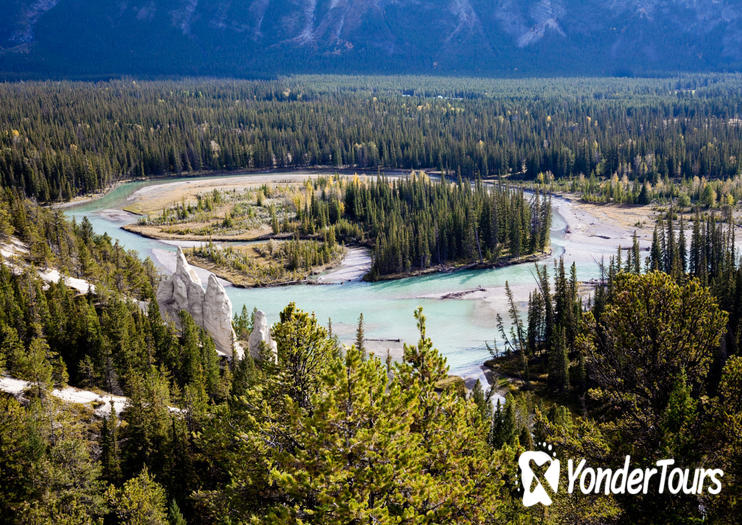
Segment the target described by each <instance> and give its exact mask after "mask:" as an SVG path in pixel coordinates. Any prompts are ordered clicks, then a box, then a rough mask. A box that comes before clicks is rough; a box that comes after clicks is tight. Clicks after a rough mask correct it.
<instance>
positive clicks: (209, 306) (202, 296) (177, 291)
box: [157, 248, 242, 358]
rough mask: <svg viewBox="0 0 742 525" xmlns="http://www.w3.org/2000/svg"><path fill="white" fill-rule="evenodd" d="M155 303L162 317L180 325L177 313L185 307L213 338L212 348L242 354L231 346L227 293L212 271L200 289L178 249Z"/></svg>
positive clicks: (231, 337)
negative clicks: (173, 269) (172, 269)
mask: <svg viewBox="0 0 742 525" xmlns="http://www.w3.org/2000/svg"><path fill="white" fill-rule="evenodd" d="M157 303H158V304H159V305H160V312H161V313H162V316H163V317H164V318H166V319H170V320H171V321H173V322H174V323H175V324H176V326H179V325H180V319H179V318H178V313H179V312H180V311H181V310H185V311H186V312H188V313H189V314H191V317H193V320H194V321H195V322H196V324H197V325H199V326H200V327H202V328H203V329H204V330H206V331H207V332H208V333H209V335H211V337H212V338H213V339H214V343H215V345H216V349H217V350H218V351H219V352H221V353H223V354H225V355H227V356H230V357H232V356H233V354H234V357H238V358H240V357H242V349H241V348H240V347H239V346H235V344H234V343H235V341H236V336H235V333H234V330H233V329H232V301H230V300H229V297H228V296H227V292H226V291H225V290H224V287H223V286H222V285H221V284H220V283H219V280H218V279H217V278H216V277H215V276H214V275H213V274H212V275H210V276H209V282H208V284H207V286H206V291H205V292H204V289H203V286H202V285H201V280H200V279H199V278H198V275H197V274H196V272H194V271H193V269H192V268H191V265H190V264H188V261H187V260H186V258H185V255H183V251H182V250H181V249H180V248H178V255H177V262H176V266H175V273H173V274H172V275H171V276H168V277H165V278H164V279H163V280H162V281H160V286H159V287H158V288H157Z"/></svg>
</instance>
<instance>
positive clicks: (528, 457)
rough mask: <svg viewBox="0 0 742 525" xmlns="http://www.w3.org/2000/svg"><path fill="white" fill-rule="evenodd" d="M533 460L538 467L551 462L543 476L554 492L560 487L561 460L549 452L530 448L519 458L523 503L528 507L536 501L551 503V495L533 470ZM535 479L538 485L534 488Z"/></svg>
mask: <svg viewBox="0 0 742 525" xmlns="http://www.w3.org/2000/svg"><path fill="white" fill-rule="evenodd" d="M550 448H551V447H550ZM531 461H533V463H534V464H535V465H536V466H537V467H541V466H543V465H546V464H547V463H549V467H548V468H547V469H546V472H544V476H543V477H544V479H545V480H546V483H547V485H549V487H550V488H551V490H552V492H556V491H557V488H559V469H560V468H561V466H560V464H559V460H558V459H555V458H552V457H551V456H549V454H547V453H546V452H542V451H540V450H538V451H534V450H529V451H527V452H523V454H521V455H520V458H519V459H518V467H520V477H521V481H522V482H523V505H524V506H526V507H531V506H532V505H535V504H536V503H541V504H542V505H551V497H550V496H549V494H548V492H546V489H545V488H544V486H543V485H542V484H541V480H540V479H538V477H537V476H536V474H535V473H534V472H533V469H531ZM534 480H535V481H536V485H535V486H534V487H533V488H532V487H531V485H533V482H534Z"/></svg>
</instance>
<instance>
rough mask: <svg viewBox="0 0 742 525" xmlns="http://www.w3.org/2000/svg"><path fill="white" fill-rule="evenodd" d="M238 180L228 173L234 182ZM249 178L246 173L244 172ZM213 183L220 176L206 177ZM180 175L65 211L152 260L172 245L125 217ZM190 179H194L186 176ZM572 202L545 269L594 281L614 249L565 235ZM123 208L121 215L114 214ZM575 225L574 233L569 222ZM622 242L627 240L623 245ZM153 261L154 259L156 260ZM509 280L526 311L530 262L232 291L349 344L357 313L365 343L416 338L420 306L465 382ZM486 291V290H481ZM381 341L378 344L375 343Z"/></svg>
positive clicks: (557, 218) (488, 337) (480, 357)
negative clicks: (140, 196) (310, 321)
mask: <svg viewBox="0 0 742 525" xmlns="http://www.w3.org/2000/svg"><path fill="white" fill-rule="evenodd" d="M234 176H235V175H229V177H234ZM244 176H245V177H250V175H249V174H247V175H244ZM209 178H210V179H214V178H215V177H209ZM179 180H184V179H178V178H171V179H166V180H153V181H144V182H129V183H125V184H122V185H120V186H119V187H117V188H116V189H114V190H112V191H111V192H109V193H108V194H106V195H105V196H104V197H102V198H100V199H97V200H94V201H91V202H87V203H84V204H80V205H77V206H72V207H69V208H67V209H66V210H65V213H66V214H67V215H68V216H69V217H75V218H76V219H77V220H79V219H80V218H82V216H87V217H88V219H89V220H90V221H91V223H92V225H93V228H94V230H95V231H96V232H97V233H104V232H105V233H108V235H110V236H111V237H112V238H114V239H117V240H118V241H119V243H121V244H122V245H123V246H125V247H126V248H128V249H133V250H136V251H137V252H139V254H140V256H142V257H151V256H152V255H153V253H154V252H153V250H155V251H157V250H168V251H175V249H176V248H175V247H174V246H172V245H170V244H167V243H163V242H161V241H157V240H153V239H148V238H145V237H141V236H139V235H135V234H133V233H129V232H127V231H125V230H123V229H121V226H122V224H125V223H130V222H133V221H134V220H135V217H134V216H132V215H130V214H126V213H121V212H120V210H121V208H123V207H124V206H125V205H126V202H127V198H128V197H130V196H131V194H132V193H133V192H135V191H136V190H138V189H140V188H143V187H145V186H151V185H155V184H168V183H173V182H177V181H179ZM188 180H191V181H192V180H195V179H194V178H192V177H191V178H188ZM572 206H573V204H572V203H570V202H569V201H567V200H565V199H561V198H555V199H554V201H553V209H554V213H553V218H552V231H551V244H552V250H553V255H552V257H551V258H549V259H547V260H544V261H542V262H541V264H544V263H546V264H549V265H551V264H552V262H553V260H554V258H557V257H559V256H562V255H563V256H564V257H565V261H566V262H567V263H568V264H571V262H573V261H574V262H575V263H576V265H577V270H578V276H579V278H580V279H581V280H587V279H591V278H594V277H597V276H598V274H599V265H598V261H599V260H600V257H602V256H607V255H609V254H612V253H615V245H617V244H618V240H617V241H616V243H615V245H614V243H612V242H605V241H604V240H603V241H601V240H595V241H594V242H593V241H592V240H591V237H596V236H594V235H593V236H587V240H586V236H580V237H579V238H574V237H575V236H574V235H571V234H570V233H569V232H568V230H567V223H566V222H565V217H567V218H568V220H570V221H573V220H575V219H574V214H572V213H571V211H572V210H571V207H572ZM117 210H118V213H116V211H117ZM570 228H573V226H572V223H571V222H570ZM623 242H624V245H626V244H625V242H626V241H623ZM153 260H155V258H154V257H153ZM505 281H508V282H509V284H510V286H511V288H512V290H513V292H514V295H515V297H516V299H517V301H518V303H519V306H520V307H521V308H522V309H523V308H525V304H526V301H527V299H528V293H529V292H530V291H531V290H533V289H534V288H535V281H534V265H533V263H527V264H519V265H514V266H508V267H504V268H497V269H491V270H474V271H460V272H453V273H442V274H435V275H427V276H422V277H412V278H408V279H401V280H396V281H386V282H379V283H365V282H360V281H356V282H347V283H343V284H334V285H292V286H282V287H275V288H253V289H242V288H235V287H231V286H230V287H227V293H228V295H229V297H230V298H231V300H232V304H233V308H234V311H235V312H239V311H240V309H241V308H242V306H243V305H246V306H247V308H248V309H250V310H252V308H253V307H257V308H259V309H261V310H263V311H264V312H265V313H266V315H267V316H268V320H269V322H271V323H272V322H275V321H277V320H278V314H279V312H280V311H281V310H282V309H283V308H284V307H285V306H286V305H287V304H288V303H289V302H292V301H293V302H295V303H296V304H297V306H298V307H299V308H302V309H304V310H306V311H311V312H315V313H316V314H317V317H318V319H319V320H320V321H321V322H323V323H324V324H326V323H327V320H328V319H332V326H333V330H334V332H335V333H337V334H338V335H339V337H340V338H341V340H343V341H348V342H350V341H352V340H353V338H354V333H355V327H356V324H357V320H358V316H359V314H360V313H361V312H362V313H363V315H364V319H365V329H366V336H367V338H373V339H389V340H396V339H400V340H402V341H406V342H415V341H416V340H417V328H416V326H415V320H414V318H413V312H414V311H415V309H416V308H417V307H418V306H422V307H423V309H424V313H425V316H426V318H427V330H428V335H429V336H430V337H431V338H432V339H433V342H434V344H435V346H436V347H437V348H438V349H439V350H440V351H441V352H442V353H443V354H444V355H445V356H446V358H447V360H448V363H449V365H450V367H451V373H455V374H459V375H462V376H464V377H468V378H475V377H481V363H482V362H483V361H484V360H486V359H487V358H489V352H488V350H487V348H486V345H485V341H486V342H489V344H490V345H492V344H493V341H494V339H495V336H496V332H497V330H496V314H497V313H498V312H499V313H500V314H501V315H502V316H503V317H505V318H506V317H507V315H506V314H507V305H506V301H505V293H504V286H505ZM482 289H483V290H482ZM470 290H471V291H472V292H471V293H468V294H465V295H464V296H463V297H459V298H450V299H448V298H444V297H443V296H445V295H447V294H450V293H452V292H460V291H470ZM377 344H378V343H377Z"/></svg>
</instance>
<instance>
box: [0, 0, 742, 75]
mask: <svg viewBox="0 0 742 525" xmlns="http://www.w3.org/2000/svg"><path fill="white" fill-rule="evenodd" d="M740 65H742V5H741V3H740V1H739V0H614V1H612V2H604V1H600V0H582V1H578V0H495V1H494V2H493V1H492V0H429V1H421V0H249V1H245V2H238V1H235V0H96V1H93V0H33V1H31V2H25V1H22V0H6V2H4V3H3V5H2V6H0V71H6V72H7V71H24V72H38V73H42V74H44V73H46V74H50V73H51V74H63V75H64V74H106V73H117V74H120V73H134V74H137V73H138V74H256V73H266V74H272V73H283V72H294V71H296V72H307V71H317V70H322V71H341V72H361V71H375V72H438V71H439V72H462V73H474V74H476V73H541V74H576V73H594V74H606V73H608V74H611V73H624V72H626V73H648V72H662V71H670V70H686V71H688V70H690V71H696V70H728V69H739V68H740Z"/></svg>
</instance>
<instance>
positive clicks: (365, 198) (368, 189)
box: [125, 172, 551, 286]
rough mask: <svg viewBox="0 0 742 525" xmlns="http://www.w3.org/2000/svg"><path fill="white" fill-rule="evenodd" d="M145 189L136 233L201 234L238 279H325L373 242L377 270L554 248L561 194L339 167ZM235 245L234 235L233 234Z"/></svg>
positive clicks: (137, 205) (211, 260) (512, 258)
mask: <svg viewBox="0 0 742 525" xmlns="http://www.w3.org/2000/svg"><path fill="white" fill-rule="evenodd" d="M279 177H281V181H280V182H267V181H266V179H265V178H262V180H261V179H260V178H259V179H257V180H253V179H243V181H242V183H241V184H239V183H237V184H231V185H230V184H229V183H225V184H221V185H219V186H218V187H217V186H215V187H209V186H207V185H205V184H201V185H200V186H199V187H198V188H195V187H190V188H189V187H181V188H179V190H180V191H177V190H176V191H173V192H167V193H164V194H163V192H162V191H157V190H149V191H146V192H143V194H144V198H143V200H142V201H139V202H136V201H135V202H132V203H131V204H128V205H127V206H126V209H128V210H130V211H136V212H137V213H139V214H140V216H139V219H138V220H137V221H136V223H133V224H129V225H126V226H125V228H126V229H127V230H128V231H131V232H134V233H137V234H139V235H144V236H146V237H149V238H153V239H159V240H167V241H195V242H200V244H197V245H195V246H193V247H191V248H190V250H189V252H187V256H188V257H189V259H192V260H193V262H195V263H196V264H199V265H200V266H205V267H208V268H209V269H210V270H212V271H214V272H215V273H217V274H218V275H220V276H221V277H223V278H225V279H227V280H229V281H231V282H232V283H234V284H236V285H238V286H270V285H281V284H292V283H297V282H316V279H314V277H315V276H316V275H318V274H320V273H322V272H324V271H326V270H327V269H330V268H333V267H335V266H336V265H337V264H338V263H339V261H340V260H341V259H342V255H343V253H344V246H353V247H365V248H368V249H370V250H371V251H372V265H371V268H370V270H369V272H368V274H367V275H366V278H367V280H370V281H377V280H390V279H400V278H405V277H411V276H420V275H426V274H430V273H437V272H441V271H452V270H458V269H461V270H474V269H486V268H497V267H501V266H505V265H509V264H518V263H523V262H533V261H536V260H539V259H540V258H543V257H546V256H548V255H549V254H550V246H549V238H550V233H549V232H550V220H551V219H550V218H551V202H550V198H548V197H547V196H545V195H542V194H540V193H539V192H536V193H533V194H527V193H524V192H523V191H522V190H521V189H518V188H513V187H511V186H506V185H504V184H485V183H481V182H477V183H475V184H471V185H470V183H468V182H467V183H463V182H462V181H458V182H457V183H446V182H444V181H441V180H434V179H431V178H430V177H428V175H427V174H425V173H424V172H411V173H410V175H409V176H408V177H400V176H395V177H393V178H387V177H378V176H377V177H359V176H357V175H355V176H353V177H348V176H340V175H331V176H324V177H319V176H315V177H313V178H312V177H306V178H304V179H303V180H302V179H294V180H291V179H286V178H285V175H284V176H279ZM227 243H229V244H227Z"/></svg>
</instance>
